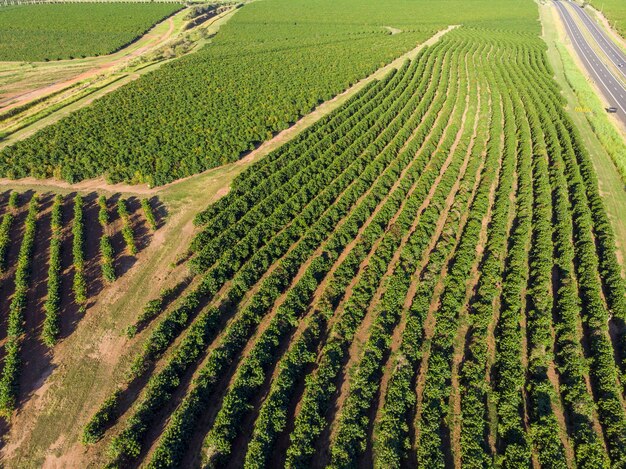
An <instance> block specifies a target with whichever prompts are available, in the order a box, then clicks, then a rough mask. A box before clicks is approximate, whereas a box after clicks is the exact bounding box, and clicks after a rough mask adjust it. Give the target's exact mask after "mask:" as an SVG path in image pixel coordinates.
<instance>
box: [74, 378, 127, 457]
mask: <svg viewBox="0 0 626 469" xmlns="http://www.w3.org/2000/svg"><path fill="white" fill-rule="evenodd" d="M121 394H122V392H121V390H119V389H116V390H115V391H113V393H112V394H111V395H110V396H109V397H107V398H106V400H105V401H104V403H103V404H102V406H101V407H100V409H98V411H97V412H96V413H95V414H94V415H93V417H91V419H89V422H87V425H85V428H84V429H83V437H82V442H83V444H85V445H89V444H93V443H96V442H97V441H98V440H99V439H100V438H102V436H103V435H104V432H105V430H106V428H107V426H108V424H109V423H110V422H111V421H112V420H113V419H114V418H115V416H116V415H117V410H118V409H117V408H118V404H119V399H120V396H121Z"/></svg>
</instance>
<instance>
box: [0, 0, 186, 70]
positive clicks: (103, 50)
mask: <svg viewBox="0 0 626 469" xmlns="http://www.w3.org/2000/svg"><path fill="white" fill-rule="evenodd" d="M180 8H182V5H180V4H177V3H132V4H122V3H117V4H116V3H95V4H89V5H87V4H82V5H81V4H74V3H66V4H58V5H53V4H43V5H20V6H11V7H1V8H0V61H29V62H30V61H44V60H45V61H48V60H61V59H68V58H70V59H71V58H75V57H87V56H96V55H104V54H110V53H111V52H115V51H116V50H118V49H120V48H122V47H124V46H125V45H127V44H129V43H130V42H132V41H133V40H135V39H136V38H138V37H139V36H141V35H143V34H145V32H146V31H147V30H148V29H150V28H151V27H152V26H153V25H154V24H155V23H158V22H159V21H161V20H162V19H163V18H165V17H167V16H170V15H171V14H173V13H174V12H176V11H177V10H179V9H180Z"/></svg>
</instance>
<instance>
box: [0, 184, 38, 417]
mask: <svg viewBox="0 0 626 469" xmlns="http://www.w3.org/2000/svg"><path fill="white" fill-rule="evenodd" d="M38 209H39V200H38V196H37V195H36V194H35V195H34V196H33V197H32V198H31V200H30V202H29V205H28V215H27V216H26V222H25V228H24V235H23V238H22V243H21V245H20V252H19V256H18V258H17V266H16V270H15V291H14V293H13V297H12V298H11V303H10V305H9V318H8V326H7V339H6V342H5V345H4V353H5V354H4V363H3V367H2V375H1V376H0V412H1V413H2V414H4V415H5V417H6V416H9V415H10V414H11V412H12V411H13V410H14V408H15V405H16V402H17V397H18V392H19V376H20V368H21V360H20V350H21V346H22V335H23V334H24V310H25V309H26V295H27V294H28V289H29V286H30V270H31V268H32V265H31V264H32V258H33V246H34V244H35V235H36V230H37V211H38Z"/></svg>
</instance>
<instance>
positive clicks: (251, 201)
mask: <svg viewBox="0 0 626 469" xmlns="http://www.w3.org/2000/svg"><path fill="white" fill-rule="evenodd" d="M496 3H497V5H498V6H499V7H502V6H505V5H506V6H508V7H511V8H513V2H508V0H503V1H500V2H496ZM514 4H515V8H520V10H518V11H517V12H516V14H517V15H518V18H517V20H516V21H511V22H506V21H505V22H502V21H494V22H489V21H485V22H483V23H482V24H481V25H480V27H478V26H472V27H467V26H462V27H460V28H458V29H456V30H453V31H450V32H448V33H447V34H445V35H444V36H443V37H442V38H441V39H440V40H439V41H438V42H436V43H435V44H434V45H433V46H431V47H429V48H425V49H423V50H422V51H421V52H420V53H419V54H418V55H417V57H416V58H415V59H414V60H411V61H406V62H405V63H404V64H403V65H402V66H401V67H400V68H399V69H397V70H394V71H392V72H390V73H389V74H387V75H386V76H385V77H383V78H381V79H380V80H377V81H374V82H372V83H371V84H369V85H368V86H366V87H364V88H363V89H362V90H361V91H360V92H359V93H357V94H356V95H354V96H353V97H352V98H350V99H348V100H347V101H346V102H345V103H344V104H343V105H342V106H340V107H339V108H337V109H336V110H335V111H334V112H332V113H331V114H329V115H328V116H326V117H324V118H322V119H321V120H320V121H318V122H317V123H316V124H314V125H312V126H311V127H310V128H308V129H307V130H305V131H303V132H302V133H301V134H299V135H298V136H297V137H296V138H294V139H293V140H291V141H290V142H288V143H286V144H285V145H283V146H282V147H280V148H278V149H277V150H275V151H273V152H272V153H270V154H269V155H267V156H266V157H265V158H263V159H262V160H260V161H259V162H257V163H255V164H254V165H252V166H251V167H250V168H249V169H247V170H246V171H244V172H243V173H242V174H241V175H239V176H238V177H237V178H236V179H235V180H234V181H233V184H232V188H231V190H230V192H228V194H227V195H225V196H224V197H223V198H221V199H220V200H219V201H217V202H216V203H214V204H213V205H211V206H209V207H208V208H207V209H206V210H204V211H203V212H201V213H199V214H198V215H197V216H196V218H195V224H196V227H197V233H196V235H195V237H194V239H193V241H192V242H191V245H190V246H189V249H188V255H189V260H188V267H189V269H190V272H191V276H192V277H193V279H191V280H190V281H187V280H185V281H184V282H181V283H180V284H178V285H177V286H176V287H175V288H172V289H170V290H167V291H164V292H162V293H161V294H160V296H159V297H157V298H151V299H149V301H148V302H147V303H146V305H145V308H144V309H143V311H137V321H136V323H135V324H134V325H133V326H131V328H130V329H129V331H128V333H129V336H132V337H136V338H137V340H138V341H139V343H140V345H139V346H138V353H137V354H133V355H132V364H131V365H130V367H129V373H128V375H127V376H126V377H125V378H124V380H122V381H121V382H120V383H117V384H118V386H116V387H115V390H114V392H113V393H112V394H110V395H109V396H108V397H106V399H104V400H103V402H102V405H101V407H100V408H99V409H98V410H97V411H96V412H95V413H94V414H93V416H92V418H91V419H90V420H89V422H88V423H87V425H86V427H85V429H84V433H83V442H85V443H87V444H94V443H96V447H95V448H94V449H93V450H94V451H95V452H99V454H101V455H102V458H103V459H106V460H107V462H106V464H108V465H109V467H129V466H135V465H141V466H145V467H149V468H170V467H193V466H196V465H202V466H203V467H241V466H243V467H246V468H262V467H288V468H301V467H332V468H349V467H371V466H373V467H377V468H385V469H386V468H390V467H428V468H430V467H450V466H452V465H454V466H455V467H494V466H498V467H499V466H503V467H531V466H533V465H535V466H539V467H546V468H553V467H610V466H611V465H612V466H614V467H621V466H622V465H623V464H624V461H625V460H626V459H625V458H626V449H625V448H626V441H625V435H626V409H625V408H624V405H623V384H624V383H623V374H622V373H621V366H622V363H621V361H620V360H621V348H620V347H621V345H620V343H619V340H618V339H619V338H620V337H619V335H616V334H610V332H611V331H620V330H621V329H620V327H621V325H622V324H623V319H624V317H625V315H626V309H624V304H625V303H624V284H623V280H622V278H621V277H620V273H621V272H620V269H621V267H620V265H619V264H618V263H617V260H616V257H615V244H614V238H613V233H612V230H611V225H610V223H608V219H607V214H606V211H605V208H604V206H603V203H602V200H601V199H600V196H599V191H598V185H597V180H596V176H595V173H594V170H593V166H592V165H591V162H590V156H589V154H588V153H587V151H586V149H585V147H584V145H583V144H582V139H581V136H580V135H579V133H578V131H577V130H576V128H575V127H574V126H573V124H572V122H571V120H570V118H569V116H568V115H567V114H566V112H565V110H564V100H563V98H562V96H561V93H560V90H559V89H558V87H557V85H556V83H555V82H554V81H553V78H552V77H553V72H552V70H551V69H550V66H549V65H548V59H547V56H546V53H545V46H544V44H543V42H542V41H541V39H540V38H539V36H538V35H539V33H540V31H539V28H538V26H537V23H536V21H535V16H536V11H535V10H534V6H533V5H532V3H530V2H527V3H524V4H520V3H518V2H514ZM520 5H523V7H521V6H520ZM355 14H356V13H355ZM349 17H350V15H349V14H347V18H349ZM100 439H102V440H103V442H102V443H98V441H99V440H100Z"/></svg>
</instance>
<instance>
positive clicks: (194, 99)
mask: <svg viewBox="0 0 626 469" xmlns="http://www.w3.org/2000/svg"><path fill="white" fill-rule="evenodd" d="M125 7H126V5H125ZM425 11H428V12H429V13H428V15H425V14H424V12H425ZM529 12H531V9H529V8H528V5H527V4H526V3H525V2H517V1H512V0H501V1H498V2H495V3H494V2H493V1H491V0H473V1H472V7H471V8H467V5H466V2H464V1H461V0H449V1H446V2H432V1H430V0H418V1H413V2H406V1H405V0H392V1H387V2H384V4H383V3H381V2H379V1H376V0H359V1H358V4H354V2H353V1H352V0H339V1H330V0H315V1H308V0H307V1H305V0H296V1H293V0H272V1H267V2H265V1H263V2H253V3H250V4H247V5H245V6H244V7H243V8H241V9H240V10H239V11H238V12H237V13H236V14H235V16H234V17H233V18H232V20H230V21H229V22H228V23H227V24H226V25H224V26H223V27H222V29H221V30H220V32H219V34H218V35H217V37H216V38H215V39H214V40H213V41H212V42H211V44H209V45H207V46H205V47H204V48H203V49H202V50H200V51H199V52H197V53H195V54H191V55H188V56H186V57H183V58H181V59H179V60H176V61H174V62H172V63H170V64H166V65H164V66H163V67H161V68H159V69H158V70H156V71H154V72H152V73H150V74H147V75H145V76H143V77H141V78H139V79H138V80H136V81H134V82H132V83H129V84H128V85H126V86H124V87H122V88H120V89H118V90H116V91H114V92H112V93H110V94H108V95H107V96H105V97H103V98H102V99H99V100H98V101H97V102H95V103H94V104H93V105H91V106H89V107H87V108H84V109H81V110H79V111H77V112H75V113H72V114H71V115H70V116H68V117H67V118H65V119H63V120H62V121H60V122H59V123H57V124H54V125H51V126H49V127H47V128H45V129H43V130H42V131H40V132H39V133H38V134H37V135H35V136H33V137H32V138H30V139H27V140H24V141H22V142H19V143H17V144H16V145H14V146H12V147H10V148H8V149H5V150H3V151H2V152H1V153H0V174H2V175H5V176H8V177H12V178H20V177H24V176H35V177H50V176H51V175H53V174H60V175H61V177H62V178H63V179H65V180H67V181H69V182H77V181H80V180H83V179H87V178H93V177H97V176H102V175H104V176H106V178H107V179H108V180H110V181H112V182H119V181H129V182H135V183H137V182H146V183H148V184H150V185H162V184H165V183H167V182H170V181H173V180H176V179H179V178H182V177H185V176H189V175H192V174H196V173H199V172H201V171H204V170H206V169H208V168H213V167H215V166H218V165H222V164H224V163H228V162H233V161H236V160H237V159H238V158H240V156H241V155H242V153H244V152H247V151H249V150H251V149H253V148H254V147H255V144H256V143H258V142H263V141H265V140H267V139H268V138H270V137H271V135H272V134H273V133H275V132H278V131H281V130H283V129H286V128H287V127H288V126H289V125H290V124H291V123H293V122H295V121H296V120H297V119H298V118H299V117H301V116H302V115H304V114H306V113H308V112H310V111H311V110H312V109H313V108H314V107H315V106H317V105H318V104H319V103H320V102H321V101H324V100H327V99H330V98H331V97H332V96H334V95H336V94H338V93H340V92H341V91H343V90H344V89H346V88H347V87H349V86H350V85H351V84H353V83H355V82H357V81H358V80H359V79H361V78H363V77H364V76H366V75H368V74H369V73H371V72H373V71H375V70H376V69H378V68H379V67H380V66H381V65H383V64H385V63H388V62H390V61H391V60H392V59H394V58H396V57H398V56H399V55H401V54H402V53H403V52H406V51H408V50H410V49H412V48H413V47H415V45H416V43H418V42H420V41H423V40H424V39H425V38H427V37H429V36H431V35H432V34H433V33H434V32H435V31H436V30H440V29H444V28H446V27H447V26H449V25H450V24H465V25H468V26H469V25H472V24H477V25H481V24H483V23H484V22H486V21H489V20H494V19H496V20H497V24H498V27H500V28H509V29H513V30H519V29H524V28H526V27H527V24H528V23H526V22H525V21H520V18H523V19H526V18H528V17H529ZM534 14H535V16H536V12H535V13H534ZM532 20H535V18H534V17H532ZM388 25H393V26H394V27H398V28H400V29H402V32H401V33H399V34H393V35H392V34H390V33H389V31H388V30H387V29H386V28H385V26H388ZM329 57H332V60H329ZM137 129H142V130H141V131H140V132H138V131H137Z"/></svg>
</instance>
